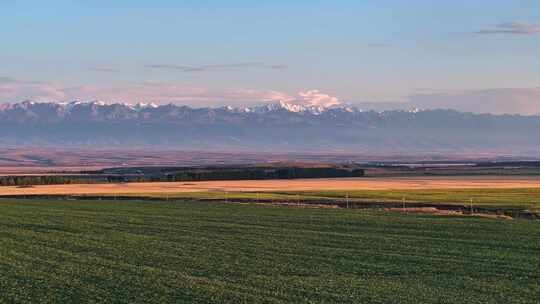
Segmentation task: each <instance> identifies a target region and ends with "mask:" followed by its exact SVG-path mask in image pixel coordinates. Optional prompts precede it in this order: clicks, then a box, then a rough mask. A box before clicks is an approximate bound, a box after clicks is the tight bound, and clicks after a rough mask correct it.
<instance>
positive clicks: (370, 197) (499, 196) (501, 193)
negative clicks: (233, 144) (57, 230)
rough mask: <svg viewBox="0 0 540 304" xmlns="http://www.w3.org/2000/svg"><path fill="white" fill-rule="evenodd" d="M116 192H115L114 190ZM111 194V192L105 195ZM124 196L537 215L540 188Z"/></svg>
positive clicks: (539, 208) (195, 193)
mask: <svg viewBox="0 0 540 304" xmlns="http://www.w3.org/2000/svg"><path fill="white" fill-rule="evenodd" d="M115 195H118V194H115ZM105 196H109V197H112V196H114V195H113V194H110V195H105ZM127 196H136V197H154V198H162V199H166V198H170V199H175V198H176V199H196V200H226V199H227V200H235V199H237V200H251V201H253V202H256V201H257V200H275V201H279V202H292V203H294V202H302V201H309V200H337V201H345V197H349V201H350V202H351V203H357V204H359V205H361V204H362V203H369V202H379V203H385V202H387V203H396V202H399V203H401V202H402V200H404V202H405V204H410V203H434V204H437V203H442V204H459V205H466V206H468V205H469V204H470V202H471V199H472V202H473V206H476V207H482V208H486V209H489V208H493V209H501V210H508V211H511V210H526V211H530V212H532V213H536V214H538V215H539V216H540V188H521V189H520V188H516V189H489V188H486V189H421V190H418V189H414V190H350V191H343V190H340V191H279V192H259V193H254V192H227V193H226V192H219V191H215V192H185V193H173V194H159V193H158V194H156V193H140V194H129V195H127Z"/></svg>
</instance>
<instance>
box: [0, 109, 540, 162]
mask: <svg viewBox="0 0 540 304" xmlns="http://www.w3.org/2000/svg"><path fill="white" fill-rule="evenodd" d="M0 128H1V130H2V132H1V134H0V144H3V145H55V146H58V145H60V146H62V145H76V146H92V147H100V146H106V147H111V146H119V147H120V146H122V147H125V146H130V147H131V146H163V147H174V148H186V149H187V148H189V149H205V148H211V149H228V150H234V149H242V150H267V151H293V150H294V151H299V150H301V151H348V152H354V151H375V152H378V151H381V152H383V150H384V151H386V152H399V151H446V150H452V151H469V150H471V151H486V152H489V151H510V152H512V151H533V152H531V153H536V152H535V151H540V141H538V140H534V138H533V137H534V136H533V135H534V134H538V132H540V117H538V116H515V115H499V116H497V115H489V114H472V113H462V112H457V111H453V110H417V109H411V110H408V111H403V110H402V111H384V112H375V111H362V110H360V109H358V108H356V107H353V106H350V105H347V104H343V103H339V102H329V103H325V104H320V103H319V104H317V103H315V104H305V103H299V102H288V101H278V102H272V103H268V104H264V105H260V106H254V107H245V108H234V107H226V106H224V107H218V108H192V107H188V106H181V105H174V104H164V105H158V104H153V103H136V104H129V103H105V102H102V101H91V102H81V101H74V102H68V103H55V102H31V101H25V102H21V103H13V104H9V103H1V104H0Z"/></svg>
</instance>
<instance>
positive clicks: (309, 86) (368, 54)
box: [0, 0, 540, 112]
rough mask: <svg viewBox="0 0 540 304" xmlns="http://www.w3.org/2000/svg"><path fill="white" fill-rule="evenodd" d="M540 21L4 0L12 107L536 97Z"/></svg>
mask: <svg viewBox="0 0 540 304" xmlns="http://www.w3.org/2000/svg"><path fill="white" fill-rule="evenodd" d="M538 24H540V2H538V1H493V0H492V1H483V0H477V1H419V0H418V1H414V0H409V1H404V0H403V1H401V0H395V1H384V0H383V1H339V0H337V1H317V0H312V1H259V2H258V3H254V1H234V0H233V1H163V0H161V1H160V0H157V1H134V0H131V1H124V0H116V1H100V0H94V1H89V0H86V1H82V0H79V1H76V0H72V1H24V0H20V1H18V0H0V28H1V30H0V39H1V41H2V43H1V48H0V67H1V70H0V102H2V101H10V102H13V101H18V100H21V99H28V98H31V99H78V98H80V99H105V100H108V99H110V100H111V101H112V100H118V99H129V100H123V101H150V100H152V101H158V102H165V101H174V102H177V103H186V104H192V105H201V106H204V105H215V104H219V103H233V104H248V103H251V102H260V101H264V100H272V99H274V98H278V97H276V96H286V97H285V98H289V99H291V100H292V99H294V98H295V96H297V92H302V91H307V90H314V89H316V90H319V91H321V92H324V94H327V95H329V96H335V97H337V98H339V99H340V100H342V101H347V102H351V103H359V102H384V101H409V102H410V101H414V100H415V98H416V96H418V95H422V98H423V99H422V100H423V101H424V102H425V100H426V99H425V97H426V96H425V95H429V94H433V95H434V96H435V97H437V96H438V97H440V94H455V93H456V92H459V94H466V92H473V93H474V94H476V95H474V96H478V92H487V93H486V94H488V93H489V94H488V95H489V96H490V97H487V98H495V97H493V94H494V93H493V92H499V90H500V89H512V90H514V91H515V90H516V89H518V91H519V90H526V91H527V92H528V93H530V92H531V90H532V92H533V93H534V91H535V90H537V88H538V87H539V86H540V85H539V84H540V73H538V71H539V70H540V57H539V56H538V55H537V54H538V53H539V52H540V27H539V26H538ZM512 92H513V91H512ZM321 94H322V93H321ZM438 94H439V95H438ZM482 96H483V95H482ZM504 96H506V94H505V95H504ZM533 96H535V95H534V94H533ZM538 96H540V93H539V95H538ZM428 97H429V96H428ZM505 98H508V97H505ZM132 99H138V100H132ZM428 99H429V98H428ZM518 99H519V98H518ZM486 102H487V101H486ZM499 102H500V101H499ZM516 102H517V103H524V102H525V103H530V102H531V101H523V100H521V99H519V101H516ZM428 103H429V102H428ZM442 106H444V105H442ZM479 106H482V105H479ZM520 106H521V105H520ZM531 106H532V107H535V106H538V105H536V104H534V103H533V104H532V105H531ZM487 107H489V104H488V105H487ZM533 111H534V109H533ZM539 112H540V108H539Z"/></svg>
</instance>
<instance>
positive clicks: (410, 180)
mask: <svg viewBox="0 0 540 304" xmlns="http://www.w3.org/2000/svg"><path fill="white" fill-rule="evenodd" d="M465 188H470V189H477V188H490V189H512V188H540V177H538V176H482V177H478V176H445V177H433V176H431V177H381V178H316V179H291V180H289V179H286V180H224V181H198V182H151V183H117V184H73V185H38V186H33V187H16V186H6V187H0V195H32V194H50V195H54V194H139V193H146V194H163V193H186V192H212V191H214V192H224V191H229V192H233V191H237V192H257V191H258V192H277V191H320V190H322V189H324V190H334V191H336V190H410V189H421V190H424V189H465Z"/></svg>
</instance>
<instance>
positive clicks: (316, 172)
mask: <svg viewBox="0 0 540 304" xmlns="http://www.w3.org/2000/svg"><path fill="white" fill-rule="evenodd" d="M360 176H364V170H361V169H355V170H348V169H340V168H295V167H290V168H242V169H220V170H186V171H180V172H174V173H167V174H165V175H164V176H162V177H159V180H161V181H203V180H248V179H294V178H333V177H360Z"/></svg>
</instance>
